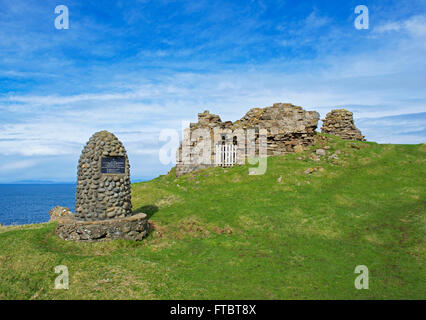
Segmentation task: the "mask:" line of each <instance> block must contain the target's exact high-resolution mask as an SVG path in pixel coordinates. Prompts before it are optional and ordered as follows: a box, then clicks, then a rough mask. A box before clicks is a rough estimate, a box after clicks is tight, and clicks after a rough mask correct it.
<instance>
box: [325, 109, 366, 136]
mask: <svg viewBox="0 0 426 320" xmlns="http://www.w3.org/2000/svg"><path fill="white" fill-rule="evenodd" d="M322 121H323V124H322V127H321V132H322V133H328V134H332V135H335V136H338V137H340V138H342V139H345V140H359V141H362V140H365V139H364V136H363V135H362V134H361V131H360V130H359V129H357V127H355V124H354V119H353V114H352V112H350V111H348V110H346V109H336V110H332V111H331V112H329V113H327V115H326V116H325V119H323V120H322Z"/></svg>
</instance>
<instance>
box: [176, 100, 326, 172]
mask: <svg viewBox="0 0 426 320" xmlns="http://www.w3.org/2000/svg"><path fill="white" fill-rule="evenodd" d="M318 120H319V114H318V112H316V111H306V110H303V109H302V107H299V106H294V105H292V104H289V103H275V104H274V105H272V106H270V107H266V108H253V109H251V110H250V111H249V112H247V113H246V115H245V116H244V117H242V118H241V119H240V120H237V121H235V122H232V121H225V122H222V120H221V119H220V117H219V116H218V115H215V114H211V113H210V112H209V111H204V112H203V113H199V114H198V122H197V123H191V124H190V127H189V128H188V129H186V130H185V131H184V137H183V140H182V144H181V145H180V147H179V149H178V150H177V154H176V158H177V163H176V175H177V176H180V175H182V174H185V173H188V172H191V171H194V170H197V169H202V168H206V167H211V166H214V165H215V145H217V144H233V145H235V146H236V149H237V158H238V163H244V161H245V159H246V158H247V157H248V156H252V155H258V150H259V144H260V143H261V142H262V141H263V139H264V140H265V141H266V150H267V155H268V156H270V155H280V154H286V153H288V152H294V151H300V150H303V148H304V147H306V146H309V145H311V144H313V142H314V136H315V129H316V128H317V125H318ZM203 143H204V144H203ZM200 144H201V145H202V146H203V147H204V150H207V153H208V154H207V157H206V154H204V153H203V154H202V155H200V148H199V147H200ZM200 156H202V157H203V158H204V159H205V160H207V161H200Z"/></svg>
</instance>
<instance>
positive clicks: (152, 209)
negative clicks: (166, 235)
mask: <svg viewBox="0 0 426 320" xmlns="http://www.w3.org/2000/svg"><path fill="white" fill-rule="evenodd" d="M157 211H158V207H157V206H156V205H154V204H149V205H146V206H142V207H139V208H137V209H136V210H134V211H133V212H134V213H141V212H143V213H145V214H146V216H147V217H148V219H150V218H151V217H152V216H153V215H154V214H155V213H156V212H157Z"/></svg>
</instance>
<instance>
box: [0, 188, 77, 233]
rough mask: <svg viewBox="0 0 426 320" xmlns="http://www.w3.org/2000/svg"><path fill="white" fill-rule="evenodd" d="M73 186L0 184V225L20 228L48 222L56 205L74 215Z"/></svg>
mask: <svg viewBox="0 0 426 320" xmlns="http://www.w3.org/2000/svg"><path fill="white" fill-rule="evenodd" d="M75 187H76V186H75V184H0V223H1V224H3V225H14V224H16V225H19V224H28V223H40V222H47V221H49V210H50V209H52V208H53V207H55V206H63V207H67V208H70V209H71V211H73V212H74V205H75Z"/></svg>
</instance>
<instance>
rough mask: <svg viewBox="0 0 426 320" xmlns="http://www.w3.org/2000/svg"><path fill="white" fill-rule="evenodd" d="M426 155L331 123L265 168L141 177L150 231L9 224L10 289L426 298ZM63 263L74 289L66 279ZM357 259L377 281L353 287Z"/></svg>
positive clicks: (0, 286) (3, 242) (136, 295)
mask: <svg viewBox="0 0 426 320" xmlns="http://www.w3.org/2000/svg"><path fill="white" fill-rule="evenodd" d="M324 146H329V147H330V149H329V150H328V151H327V156H326V157H322V158H321V160H320V161H314V160H312V159H311V155H312V154H313V153H312V151H313V150H315V149H316V148H319V147H324ZM336 150H340V152H341V153H340V154H339V155H338V159H329V157H328V155H331V154H333V153H335V152H336ZM425 161H426V146H425V145H424V144H422V145H379V144H376V143H369V142H348V141H342V140H340V139H339V138H336V137H332V136H324V135H319V136H318V139H317V145H316V146H313V147H312V149H311V150H309V151H306V152H304V153H299V154H290V155H286V156H277V157H271V158H268V168H267V171H266V174H265V175H262V176H249V175H248V167H249V166H238V167H233V168H229V169H223V168H210V169H206V170H201V171H197V172H194V173H192V174H188V175H185V176H182V177H180V178H177V179H176V178H175V177H174V173H173V172H171V173H170V174H168V175H164V176H160V177H158V178H156V179H154V180H152V181H149V182H143V183H136V184H133V186H132V187H133V189H132V192H133V195H132V196H133V204H134V208H135V209H136V211H138V212H140V211H142V212H146V213H148V215H149V216H150V220H151V221H152V223H153V226H154V228H155V230H153V231H152V232H151V234H150V235H149V236H148V237H147V238H146V239H145V240H144V241H142V242H131V241H125V240H119V241H113V242H100V243H75V242H65V241H62V240H60V239H59V238H58V237H56V236H55V234H54V229H55V223H48V224H37V225H28V226H15V227H1V228H0V298H1V299H11V298H18V299H100V298H106V299H402V298H405V299H424V298H426V283H425V276H426V270H425V265H426V264H425V248H426V245H425V227H426V223H425V222H426V219H425V211H426V210H425V206H426V196H425V190H426V188H425V187H426V184H425V176H426V169H425V168H426V166H425ZM133 165H134V166H136V165H137V164H133ZM309 168H311V169H309ZM172 171H173V170H172ZM310 171H312V172H311V173H308V172H310ZM280 177H281V178H280ZM58 205H60V204H58ZM46 214H47V213H46ZM57 265H66V266H68V268H69V272H70V288H69V290H55V289H54V279H55V277H56V276H57V274H55V273H54V267H55V266H57ZM357 265H366V266H367V267H368V268H369V271H370V282H369V287H370V289H369V290H357V289H355V287H354V280H355V278H356V276H357V275H356V274H355V273H354V269H355V266H357Z"/></svg>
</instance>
